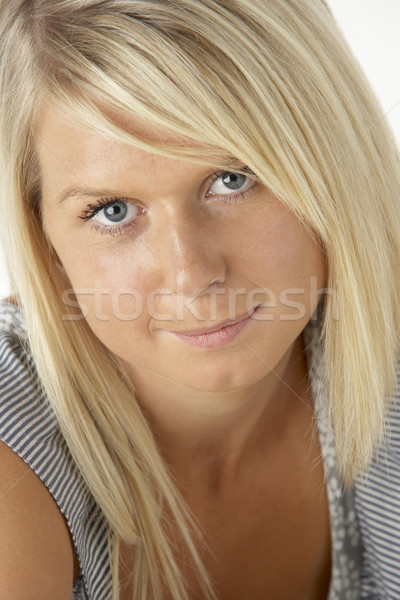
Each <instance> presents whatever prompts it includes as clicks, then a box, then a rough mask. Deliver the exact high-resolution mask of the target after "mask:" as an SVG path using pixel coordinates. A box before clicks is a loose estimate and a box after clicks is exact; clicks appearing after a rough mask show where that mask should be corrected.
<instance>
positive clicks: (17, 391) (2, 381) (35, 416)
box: [0, 302, 57, 453]
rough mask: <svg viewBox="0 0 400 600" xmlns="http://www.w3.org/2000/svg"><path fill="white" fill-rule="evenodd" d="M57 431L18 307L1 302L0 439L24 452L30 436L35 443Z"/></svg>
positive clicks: (26, 449)
mask: <svg viewBox="0 0 400 600" xmlns="http://www.w3.org/2000/svg"><path fill="white" fill-rule="evenodd" d="M39 423H40V433H39ZM56 432H57V424H56V419H55V417H54V415H53V413H52V411H51V410H50V407H49V406H48V403H47V401H46V398H45V394H44V392H43V390H42V387H41V385H40V381H39V379H38V377H37V374H36V371H35V366H34V363H33V360H32V357H31V354H30V351H29V344H28V339H27V333H26V329H25V324H24V319H23V316H22V313H21V311H20V309H19V308H18V307H17V306H15V305H12V304H10V303H6V302H0V439H1V440H2V441H4V442H6V443H7V444H8V445H9V446H11V447H12V448H13V449H14V450H16V451H17V452H22V453H24V452H27V451H28V446H29V444H30V442H31V438H34V441H35V443H36V444H37V443H38V442H39V440H40V441H42V440H45V439H48V438H49V437H52V436H54V435H56ZM32 441H33V440H32Z"/></svg>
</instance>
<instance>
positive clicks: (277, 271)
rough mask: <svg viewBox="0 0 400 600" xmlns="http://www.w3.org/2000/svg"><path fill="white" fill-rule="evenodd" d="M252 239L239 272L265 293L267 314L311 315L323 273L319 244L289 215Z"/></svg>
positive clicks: (317, 297)
mask: <svg viewBox="0 0 400 600" xmlns="http://www.w3.org/2000/svg"><path fill="white" fill-rule="evenodd" d="M254 239H255V240H258V241H257V243H255V244H253V246H252V247H251V249H250V250H249V251H248V252H247V254H245V257H244V259H243V262H242V269H243V273H244V275H246V276H247V277H248V279H251V280H252V283H253V284H256V285H257V286H258V287H260V288H262V289H263V290H265V292H264V298H265V299H266V300H267V304H269V308H270V312H272V313H274V314H276V313H278V312H279V313H281V314H285V315H291V314H292V315H294V314H297V315H299V314H303V315H304V316H305V317H306V316H307V315H310V314H312V312H313V311H314V309H315V307H316V305H317V303H318V300H319V297H320V293H321V290H322V288H323V287H324V285H325V283H326V274H327V268H326V261H325V254H324V252H323V251H322V249H321V247H320V246H319V244H318V243H317V242H316V241H314V239H313V238H312V237H311V236H310V234H309V233H308V232H307V231H306V230H305V228H304V227H303V226H302V225H301V223H300V222H299V221H298V219H297V218H296V217H295V216H294V215H293V214H292V213H288V214H284V215H283V216H282V218H280V219H277V220H275V222H274V223H272V224H271V225H270V226H269V227H268V228H267V233H265V228H264V232H263V231H262V229H261V228H260V229H259V231H256V230H255V235H254ZM250 273H252V277H251V276H250V275H249V274H250ZM261 295H262V294H261V293H260V296H261ZM293 303H297V306H296V308H294V307H293V306H292V305H293Z"/></svg>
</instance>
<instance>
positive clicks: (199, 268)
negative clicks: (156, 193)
mask: <svg viewBox="0 0 400 600" xmlns="http://www.w3.org/2000/svg"><path fill="white" fill-rule="evenodd" d="M165 212H166V213H167V214H164V215H163V217H164V218H163V224H162V230H161V231H160V232H159V234H160V235H159V239H158V243H157V247H158V256H159V260H160V263H161V264H160V268H161V271H162V277H163V282H164V286H165V287H166V288H167V289H169V290H171V292H172V293H173V294H177V295H180V294H182V295H184V296H191V295H196V296H197V295H201V293H202V292H206V291H207V290H209V288H210V287H211V286H213V285H214V284H217V283H223V282H224V281H225V276H226V270H227V265H226V257H225V256H224V254H223V250H222V248H221V244H220V236H219V235H218V227H217V223H216V222H215V220H213V219H212V217H210V215H205V214H202V215H201V214H194V211H188V210H184V209H182V210H179V209H178V210H173V211H165Z"/></svg>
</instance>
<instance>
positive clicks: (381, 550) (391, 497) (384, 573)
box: [355, 361, 400, 599]
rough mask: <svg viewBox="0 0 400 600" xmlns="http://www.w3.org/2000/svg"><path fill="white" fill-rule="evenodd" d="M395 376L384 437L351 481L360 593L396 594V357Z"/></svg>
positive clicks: (399, 441) (399, 558)
mask: <svg viewBox="0 0 400 600" xmlns="http://www.w3.org/2000/svg"><path fill="white" fill-rule="evenodd" d="M397 378H398V390H397V393H396V394H395V395H394V397H393V398H392V402H391V404H390V407H389V411H388V416H387V428H386V435H385V439H384V441H383V443H382V444H381V446H380V447H379V448H378V450H377V452H376V455H375V458H374V460H373V462H372V464H371V466H370V468H369V470H368V472H367V473H366V474H365V475H364V476H363V477H360V478H359V480H358V481H357V482H356V485H355V506H356V511H357V517H358V521H359V524H360V530H361V534H362V538H363V546H364V556H363V593H366V594H369V593H375V594H376V593H377V594H379V597H382V598H383V597H384V598H389V599H392V598H393V599H394V598H396V599H397V598H400V572H399V569H398V565H399V564H400V361H399V367H398V377H397ZM394 565H397V566H396V567H395V568H393V567H394ZM363 597H364V596H363Z"/></svg>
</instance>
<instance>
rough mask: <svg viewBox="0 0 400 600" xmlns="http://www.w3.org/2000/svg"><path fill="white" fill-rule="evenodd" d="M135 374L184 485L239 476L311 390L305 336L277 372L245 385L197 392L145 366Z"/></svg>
mask: <svg viewBox="0 0 400 600" xmlns="http://www.w3.org/2000/svg"><path fill="white" fill-rule="evenodd" d="M133 377H134V384H135V388H136V390H137V397H138V400H139V402H140V403H141V405H142V406H143V408H144V410H145V411H146V414H147V416H148V418H149V421H150V424H151V426H152V429H153V431H154V434H155V437H156V439H157V441H158V444H159V447H160V450H161V453H162V454H163V456H164V458H165V460H166V461H167V463H168V465H169V467H170V468H171V470H172V471H173V472H174V473H175V475H176V476H177V477H178V479H180V480H181V481H184V483H185V486H191V485H193V486H195V485H204V483H206V485H208V486H215V482H216V477H217V479H218V481H222V480H226V479H231V478H232V477H236V476H237V475H238V473H239V472H240V469H241V467H242V466H243V465H246V464H248V460H249V458H250V459H251V457H252V456H253V457H254V456H255V455H256V454H259V453H260V452H262V453H264V452H266V451H268V448H271V447H272V445H273V444H276V442H277V440H278V439H279V437H280V435H281V434H282V431H283V430H284V429H285V428H286V427H287V423H288V420H290V416H291V415H292V414H295V413H296V411H297V410H298V409H299V405H301V402H302V398H303V397H304V396H305V395H306V389H307V367H306V362H305V357H304V353H303V343H302V338H301V336H300V337H299V338H298V340H296V342H295V343H294V344H293V346H291V347H290V349H289V350H288V351H287V352H286V354H285V355H284V356H283V357H282V359H281V360H280V362H279V363H278V364H277V365H276V367H275V368H274V369H273V371H272V370H271V371H270V372H268V373H267V374H266V375H265V377H263V378H262V379H261V380H259V381H257V382H255V383H254V384H252V385H251V386H246V388H241V389H236V390H230V391H225V392H218V393H216V392H207V391H202V390H193V389H188V388H185V387H184V386H178V385H177V384H176V382H171V381H169V380H166V379H165V378H163V377H161V376H160V375H159V374H156V373H152V372H148V371H147V370H146V369H140V370H139V371H136V372H135V373H134V376H133ZM207 482H208V483H207Z"/></svg>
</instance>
